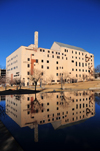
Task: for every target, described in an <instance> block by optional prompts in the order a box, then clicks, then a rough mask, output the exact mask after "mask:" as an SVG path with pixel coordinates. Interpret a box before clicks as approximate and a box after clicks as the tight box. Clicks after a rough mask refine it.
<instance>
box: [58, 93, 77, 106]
mask: <svg viewBox="0 0 100 151" xmlns="http://www.w3.org/2000/svg"><path fill="white" fill-rule="evenodd" d="M70 94H73V93H70ZM57 97H58V96H57ZM72 102H74V99H73V98H72V97H71V96H69V95H67V96H66V95H65V93H64V92H61V93H60V98H58V101H57V104H58V105H60V106H62V107H67V106H69V105H71V103H72Z"/></svg>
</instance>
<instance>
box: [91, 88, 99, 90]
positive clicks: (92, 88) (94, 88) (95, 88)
mask: <svg viewBox="0 0 100 151" xmlns="http://www.w3.org/2000/svg"><path fill="white" fill-rule="evenodd" d="M89 90H100V88H89Z"/></svg>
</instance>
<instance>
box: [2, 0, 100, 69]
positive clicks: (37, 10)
mask: <svg viewBox="0 0 100 151" xmlns="http://www.w3.org/2000/svg"><path fill="white" fill-rule="evenodd" d="M34 31H38V32H39V47H43V48H50V47H51V45H52V44H53V42H54V41H57V42H62V43H65V44H70V45H74V46H78V47H81V48H83V49H85V50H86V51H88V52H90V53H93V54H94V56H95V66H97V65H98V64H100V0H0V65H1V66H3V67H4V66H6V57H7V56H8V55H10V54H11V53H12V52H13V51H14V50H16V49H17V48H18V47H20V46H21V45H24V46H28V45H29V44H32V43H34Z"/></svg>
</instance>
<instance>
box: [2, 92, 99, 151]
mask: <svg viewBox="0 0 100 151" xmlns="http://www.w3.org/2000/svg"><path fill="white" fill-rule="evenodd" d="M0 120H1V121H2V122H3V123H4V125H5V126H6V127H7V129H8V130H9V131H10V133H11V134H12V135H13V136H14V138H15V139H16V140H17V142H18V143H19V144H20V145H21V147H22V148H23V149H24V150H25V151H29V150H30V151H31V150H34V149H37V150H38V149H40V150H97V149H98V148H99V140H100V98H99V96H96V95H95V93H94V92H92V91H76V92H75V91H74V92H60V93H37V94H24V95H18V94H17V95H7V96H5V100H2V101H0Z"/></svg>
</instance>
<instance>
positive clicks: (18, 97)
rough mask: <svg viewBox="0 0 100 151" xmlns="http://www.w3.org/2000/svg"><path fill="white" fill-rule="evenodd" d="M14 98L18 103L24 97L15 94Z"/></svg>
mask: <svg viewBox="0 0 100 151" xmlns="http://www.w3.org/2000/svg"><path fill="white" fill-rule="evenodd" d="M14 97H15V99H16V100H18V101H20V103H21V101H22V100H24V99H25V97H24V95H22V94H15V95H14Z"/></svg>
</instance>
